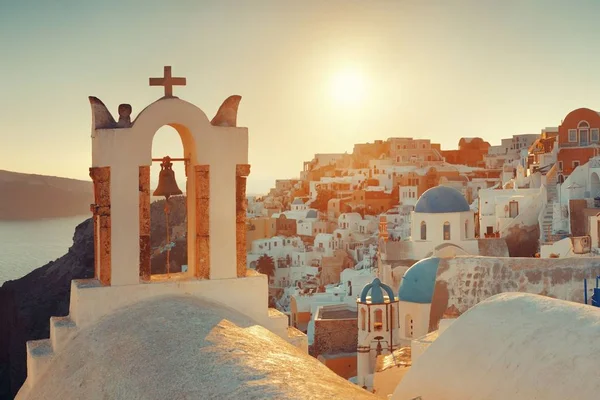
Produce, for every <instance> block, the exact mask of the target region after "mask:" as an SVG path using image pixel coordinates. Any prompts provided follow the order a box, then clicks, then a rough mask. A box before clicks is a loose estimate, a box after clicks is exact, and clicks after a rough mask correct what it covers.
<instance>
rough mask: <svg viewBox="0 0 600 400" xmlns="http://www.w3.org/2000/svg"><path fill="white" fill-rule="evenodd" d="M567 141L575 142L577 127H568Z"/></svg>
mask: <svg viewBox="0 0 600 400" xmlns="http://www.w3.org/2000/svg"><path fill="white" fill-rule="evenodd" d="M569 142H577V129H569Z"/></svg>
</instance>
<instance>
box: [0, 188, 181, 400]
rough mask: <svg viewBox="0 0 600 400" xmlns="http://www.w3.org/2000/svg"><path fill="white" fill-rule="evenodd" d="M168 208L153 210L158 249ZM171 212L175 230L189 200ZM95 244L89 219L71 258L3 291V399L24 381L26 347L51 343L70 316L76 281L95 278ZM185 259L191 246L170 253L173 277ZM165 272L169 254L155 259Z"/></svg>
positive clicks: (0, 357) (0, 387) (0, 337)
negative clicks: (57, 319)
mask: <svg viewBox="0 0 600 400" xmlns="http://www.w3.org/2000/svg"><path fill="white" fill-rule="evenodd" d="M163 207H164V201H157V202H154V203H152V206H151V216H152V217H151V218H152V227H151V230H152V232H151V235H152V242H153V247H156V246H158V245H160V244H163V243H164V241H162V239H164V236H165V221H164V213H163V212H162V210H163ZM171 209H172V212H171V218H170V222H171V226H176V225H181V224H183V223H184V221H185V217H186V212H185V198H184V197H177V198H173V199H172V206H171ZM93 240H94V237H93V223H92V220H91V219H88V220H86V221H84V222H83V223H81V224H80V225H79V226H77V228H76V229H75V234H74V236H73V246H71V248H70V249H69V252H68V253H67V254H65V255H64V256H62V257H61V258H59V259H58V260H56V261H52V262H50V263H48V264H46V265H44V266H43V267H40V268H38V269H36V270H34V271H32V272H31V273H29V274H28V275H26V276H24V277H22V278H21V279H17V280H14V281H8V282H5V283H4V285H3V286H2V287H0V399H12V398H13V397H14V395H16V393H17V391H18V390H19V388H20V387H21V385H22V384H23V382H24V381H25V378H26V375H27V364H26V352H25V343H26V342H27V341H28V340H37V339H47V338H48V337H49V334H50V325H49V322H50V317H52V316H63V315H68V314H69V299H70V288H71V280H73V279H82V278H91V277H93V276H94V242H93ZM186 259H187V245H186V242H185V240H183V241H181V240H180V241H177V242H176V246H175V247H174V248H173V249H172V251H171V260H173V262H174V264H176V266H174V267H175V268H173V269H172V272H176V271H178V270H181V264H185V263H186ZM164 272H165V253H160V254H158V253H157V254H155V255H153V257H152V273H164Z"/></svg>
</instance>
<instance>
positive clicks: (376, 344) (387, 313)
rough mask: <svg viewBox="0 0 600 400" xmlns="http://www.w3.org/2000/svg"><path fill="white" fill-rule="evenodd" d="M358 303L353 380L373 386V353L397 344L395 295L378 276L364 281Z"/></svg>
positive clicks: (388, 350)
mask: <svg viewBox="0 0 600 400" xmlns="http://www.w3.org/2000/svg"><path fill="white" fill-rule="evenodd" d="M356 302H357V306H358V344H357V348H356V354H357V360H356V361H357V371H356V372H357V376H356V378H357V384H358V385H359V386H362V387H363V388H365V389H367V390H371V389H372V387H373V373H374V371H375V363H376V360H377V356H379V355H385V354H389V353H391V352H393V351H394V350H396V349H397V348H398V347H399V342H400V341H399V332H398V331H399V324H398V299H396V298H395V297H394V292H393V291H392V289H391V288H390V287H389V286H388V285H386V284H384V283H382V282H381V281H380V280H379V279H378V278H375V279H373V282H372V283H369V284H368V285H366V286H365V287H364V288H363V290H362V292H361V294H360V297H359V298H358V299H357V300H356Z"/></svg>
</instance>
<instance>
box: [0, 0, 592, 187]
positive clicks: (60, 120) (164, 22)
mask: <svg viewBox="0 0 600 400" xmlns="http://www.w3.org/2000/svg"><path fill="white" fill-rule="evenodd" d="M599 19H600V1H594V0H589V1H582V0H581V1H577V0H576V1H552V0H539V1H534V0H530V1H528V0H514V1H512V0H502V1H491V0H490V1H486V0H473V1H466V0H465V1H461V0H456V1H448V0H437V1H427V0H411V1H405V0H397V1H392V0H388V1H385V0H380V1H377V0H369V1H341V0H329V1H321V0H308V1H307V0H304V1H283V0H271V1H266V0H265V1H261V0H252V1H246V0H239V1H233V0H218V1H217V0H215V1H202V0H191V1H183V0H175V1H169V2H167V1H164V0H160V1H158V0H143V1H142V0H139V1H127V0H119V1H117V0H104V1H88V0H78V1H76V0H64V1H61V0H54V1H50V0H38V1H31V0H19V1H11V0H0V72H1V74H0V169H8V170H13V171H19V172H30V173H41V174H48V175H57V176H66V177H73V178H79V179H89V178H88V167H89V166H90V162H91V141H90V126H91V113H90V106H89V103H88V100H87V96H89V95H93V96H97V97H99V98H100V99H101V100H102V101H104V103H105V104H106V105H107V106H108V107H109V109H110V110H111V112H112V113H113V115H117V106H118V105H119V103H130V104H131V105H132V106H133V115H134V117H135V115H137V113H138V112H139V111H140V110H141V109H143V108H144V107H145V106H146V105H148V104H149V103H151V102H152V101H154V100H156V99H158V98H159V97H161V96H162V89H161V88H155V87H150V86H148V78H149V77H151V76H162V71H163V66H164V65H172V66H173V74H174V75H175V76H185V77H186V78H187V83H188V85H187V86H186V87H183V88H181V87H176V88H175V89H174V92H175V95H176V96H179V97H181V98H183V99H185V100H187V101H190V102H192V103H194V104H196V105H198V106H199V107H200V108H201V109H203V110H204V112H205V113H206V114H207V115H208V117H209V118H212V117H213V116H214V114H215V112H216V110H217V108H218V107H219V106H220V104H221V103H222V101H223V100H224V99H225V98H227V97H228V96H229V95H231V94H239V95H241V96H242V97H243V98H242V102H241V104H240V109H239V114H238V124H239V125H240V126H246V127H248V128H249V134H250V163H251V164H252V173H251V175H250V177H249V182H248V183H249V186H248V192H249V193H261V192H265V191H267V190H268V189H269V187H271V186H272V185H273V183H274V180H275V179H276V178H291V177H297V176H298V174H299V171H300V170H301V169H302V162H303V161H304V160H310V159H311V158H312V156H313V154H314V153H333V152H344V151H348V152H351V151H352V147H353V145H354V143H364V142H372V141H373V140H375V139H387V138H388V137H393V136H409V137H410V136H412V137H419V138H430V139H431V140H432V141H434V142H440V143H441V144H442V149H451V148H455V147H456V145H457V143H458V140H459V139H460V138H461V137H463V136H481V137H483V138H485V139H486V140H488V141H489V142H490V143H492V144H499V142H500V139H501V138H503V137H510V136H511V135H513V134H519V133H539V132H540V130H541V129H542V128H544V127H546V126H557V125H559V124H560V121H561V119H562V118H564V116H565V115H566V114H567V113H568V112H569V111H571V110H573V109H575V108H579V107H589V108H592V109H596V110H600V79H598V75H599V71H600V54H599V53H598V50H597V48H598V44H599V43H600V24H599V23H598V20H599ZM178 140H179V139H178V136H177V135H176V134H175V133H174V131H172V130H171V128H164V129H161V131H159V133H158V135H157V136H156V139H155V148H154V155H155V156H162V155H166V154H170V155H173V156H178V155H180V154H179V153H180V152H181V144H180V142H179V141H178Z"/></svg>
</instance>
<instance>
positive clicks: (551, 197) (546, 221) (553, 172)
mask: <svg viewBox="0 0 600 400" xmlns="http://www.w3.org/2000/svg"><path fill="white" fill-rule="evenodd" d="M557 173H558V168H557V165H556V164H554V166H553V167H552V168H550V170H549V171H548V173H547V174H546V207H545V208H544V210H543V211H542V212H543V216H542V221H541V222H542V223H541V231H540V244H550V243H552V219H553V214H554V203H555V202H556V200H557V198H558V190H557V187H556V184H557V182H558V176H557Z"/></svg>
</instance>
